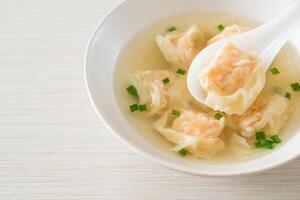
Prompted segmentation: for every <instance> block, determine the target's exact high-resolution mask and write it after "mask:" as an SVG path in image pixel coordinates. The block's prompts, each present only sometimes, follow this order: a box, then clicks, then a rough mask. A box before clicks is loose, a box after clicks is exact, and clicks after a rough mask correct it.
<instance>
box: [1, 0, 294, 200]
mask: <svg viewBox="0 0 300 200" xmlns="http://www.w3.org/2000/svg"><path fill="white" fill-rule="evenodd" d="M119 1H120V0H0V26H1V27H0V92H1V97H0V199H1V200H23V199H30V200H44V199H45V200H46V199H51V200H52V199H53V200H54V199H55V200H58V199H61V200H69V199H70V200H71V199H72V200H75V199H76V200H77V199H80V200H92V199H95V200H96V199H97V200H98V199H105V200H111V199H116V200H119V199H136V200H142V199H149V200H156V199H163V200H164V199H205V200H210V199H218V200H219V199H221V200H239V199H247V200H248V199H249V200H254V199H256V200H266V199H267V200H268V199H270V200H271V199H272V200H274V199H294V200H299V199H300V170H299V168H300V159H297V160H294V161H292V162H289V163H288V164H285V165H283V166H281V167H279V168H277V169H274V170H271V171H267V172H263V173H260V174H257V175H250V176H242V177H228V178H211V177H199V176H192V175H187V174H183V173H180V172H176V171H173V170H170V169H167V168H165V167H162V166H159V165H158V164H155V163H153V162H151V161H149V160H147V159H145V158H143V157H141V156H140V155H138V154H136V153H134V152H132V151H131V150H130V149H129V148H128V147H126V146H124V145H123V144H122V143H121V142H120V141H118V140H117V139H116V138H114V137H113V136H112V135H111V134H110V133H109V131H108V130H107V129H106V128H105V127H104V125H103V124H102V122H101V121H100V120H99V119H98V118H97V116H96V114H95V112H94V111H93V109H92V107H91V104H90V102H89V100H88V97H87V92H86V89H85V86H84V79H83V57H84V51H85V46H86V43H87V41H88V37H89V35H90V34H91V32H92V30H93V29H94V27H95V26H96V24H97V23H98V22H99V20H100V19H101V18H102V17H103V16H104V15H105V13H107V12H108V11H109V10H110V9H111V8H112V7H113V6H115V5H116V4H117V3H118V2H119Z"/></svg>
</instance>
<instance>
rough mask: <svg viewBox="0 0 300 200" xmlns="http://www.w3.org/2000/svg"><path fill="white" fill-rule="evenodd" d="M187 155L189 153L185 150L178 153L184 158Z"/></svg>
mask: <svg viewBox="0 0 300 200" xmlns="http://www.w3.org/2000/svg"><path fill="white" fill-rule="evenodd" d="M187 153H188V151H187V150H186V149H185V148H183V149H181V150H180V151H178V154H179V155H181V156H182V157H184V156H186V154H187Z"/></svg>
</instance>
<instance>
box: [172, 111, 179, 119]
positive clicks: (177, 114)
mask: <svg viewBox="0 0 300 200" xmlns="http://www.w3.org/2000/svg"><path fill="white" fill-rule="evenodd" d="M172 115H174V116H177V117H179V116H180V115H181V113H180V111H178V110H172Z"/></svg>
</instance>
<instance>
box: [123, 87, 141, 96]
mask: <svg viewBox="0 0 300 200" xmlns="http://www.w3.org/2000/svg"><path fill="white" fill-rule="evenodd" d="M126 89H127V92H128V93H129V94H130V95H132V96H135V97H137V96H138V92H137V90H136V88H135V87H134V86H133V85H131V86H129V87H128V88H126Z"/></svg>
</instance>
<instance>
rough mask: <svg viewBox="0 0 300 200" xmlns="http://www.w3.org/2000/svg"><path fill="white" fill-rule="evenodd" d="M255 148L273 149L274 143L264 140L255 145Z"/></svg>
mask: <svg viewBox="0 0 300 200" xmlns="http://www.w3.org/2000/svg"><path fill="white" fill-rule="evenodd" d="M255 146H256V147H257V148H261V147H263V148H265V149H273V142H272V140H267V139H262V140H259V141H257V142H256V143H255Z"/></svg>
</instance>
